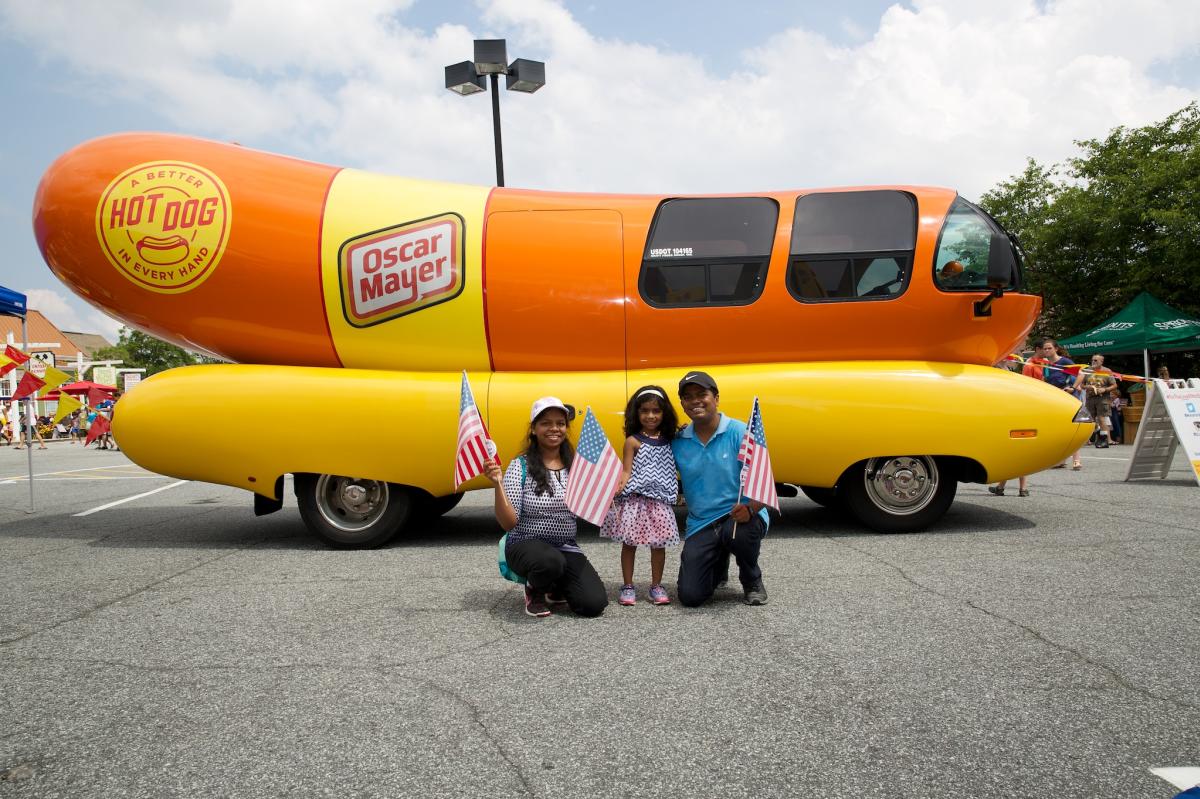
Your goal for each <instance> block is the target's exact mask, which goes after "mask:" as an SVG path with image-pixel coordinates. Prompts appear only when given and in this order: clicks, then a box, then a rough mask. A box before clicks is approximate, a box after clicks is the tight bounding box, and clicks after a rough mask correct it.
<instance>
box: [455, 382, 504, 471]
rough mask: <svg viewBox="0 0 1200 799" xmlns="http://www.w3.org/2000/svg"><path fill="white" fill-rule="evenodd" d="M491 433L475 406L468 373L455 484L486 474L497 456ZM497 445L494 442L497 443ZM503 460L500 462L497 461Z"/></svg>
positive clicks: (460, 404)
mask: <svg viewBox="0 0 1200 799" xmlns="http://www.w3.org/2000/svg"><path fill="white" fill-rule="evenodd" d="M489 443H490V442H489V441H488V432H487V428H486V427H484V426H483V419H481V418H480V417H479V409H478V408H476V407H475V397H474V396H472V395H471V384H470V383H469V382H467V373H466V371H465V370H464V371H463V375H462V391H461V392H460V394H459V399H458V448H457V449H456V451H455V453H454V487H455V488H458V487H459V486H460V485H462V484H463V483H465V482H467V481H468V480H470V479H471V478H472V477H478V476H479V475H481V474H483V467H484V466H485V465H486V464H487V462H488V461H490V460H492V459H494V458H495V457H496V456H495V454H493V453H491V452H488V444H489ZM493 446H494V445H493ZM496 462H497V463H499V461H496Z"/></svg>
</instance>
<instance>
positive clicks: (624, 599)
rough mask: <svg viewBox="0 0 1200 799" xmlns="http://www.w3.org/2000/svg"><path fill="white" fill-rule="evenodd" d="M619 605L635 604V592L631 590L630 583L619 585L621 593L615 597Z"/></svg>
mask: <svg viewBox="0 0 1200 799" xmlns="http://www.w3.org/2000/svg"><path fill="white" fill-rule="evenodd" d="M617 604H619V605H635V604H637V593H636V592H635V591H634V590H633V586H632V585H623V586H621V593H620V595H619V596H618V597H617Z"/></svg>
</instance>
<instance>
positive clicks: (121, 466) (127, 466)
mask: <svg viewBox="0 0 1200 799" xmlns="http://www.w3.org/2000/svg"><path fill="white" fill-rule="evenodd" d="M104 469H138V470H139V471H143V472H144V471H146V470H145V469H143V468H142V467H141V466H137V465H135V464H132V463H118V464H116V465H114V466H89V467H87V468H86V469H59V470H57V471H54V472H38V473H37V474H35V475H34V477H49V476H50V475H55V474H75V473H76V472H98V471H101V470H104ZM0 479H3V480H4V481H5V482H8V481H10V480H28V479H29V475H27V474H14V475H12V476H11V477H5V478H0Z"/></svg>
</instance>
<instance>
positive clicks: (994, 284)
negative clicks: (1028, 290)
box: [987, 233, 1017, 293]
mask: <svg viewBox="0 0 1200 799" xmlns="http://www.w3.org/2000/svg"><path fill="white" fill-rule="evenodd" d="M987 267H988V288H990V289H1000V290H1001V293H1003V290H1004V289H1006V288H1008V286H1009V284H1010V283H1012V279H1013V275H1015V274H1016V272H1017V258H1016V256H1015V255H1013V245H1012V241H1010V240H1009V238H1008V236H1006V235H1004V234H1003V233H993V234H992V240H991V241H990V242H988V260H987Z"/></svg>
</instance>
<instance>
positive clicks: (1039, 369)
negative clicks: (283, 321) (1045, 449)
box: [988, 342, 1054, 497]
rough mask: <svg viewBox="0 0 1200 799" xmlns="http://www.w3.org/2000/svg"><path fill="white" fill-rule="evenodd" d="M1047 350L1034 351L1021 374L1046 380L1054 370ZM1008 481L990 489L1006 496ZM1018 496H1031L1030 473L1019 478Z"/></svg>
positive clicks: (989, 487) (994, 492)
mask: <svg viewBox="0 0 1200 799" xmlns="http://www.w3.org/2000/svg"><path fill="white" fill-rule="evenodd" d="M1053 346H1054V343H1053V342H1051V350H1052V349H1053ZM1046 351H1047V350H1044V349H1043V348H1039V349H1038V351H1037V352H1035V353H1034V355H1033V357H1032V358H1030V359H1029V360H1028V361H1026V362H1025V365H1024V366H1023V367H1021V374H1023V375H1025V376H1026V377H1032V378H1033V379H1034V380H1044V379H1045V373H1046V372H1047V371H1053V370H1052V369H1050V370H1048V369H1046V368H1045V367H1046V366H1047V365H1048V364H1052V363H1053V360H1051V359H1049V358H1046V357H1043V355H1042V354H1041V353H1043V352H1046ZM1007 483H1008V481H1007V480H1001V481H1000V482H999V483H996V485H994V486H988V491H989V492H990V493H992V494H995V495H996V496H998V497H1002V496H1004V486H1005V485H1006V484H1007ZM1017 496H1019V497H1027V496H1029V475H1027V474H1023V475H1021V477H1020V478H1019V479H1018V480H1017Z"/></svg>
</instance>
